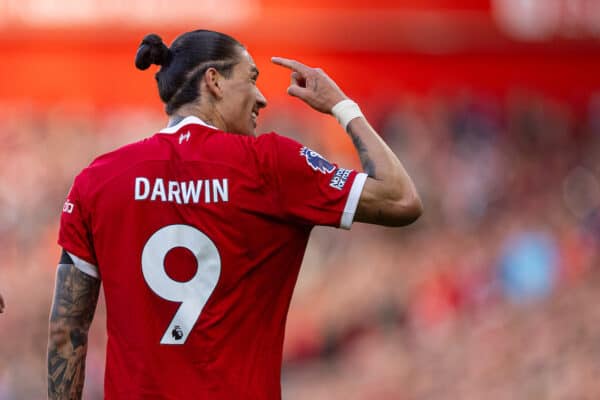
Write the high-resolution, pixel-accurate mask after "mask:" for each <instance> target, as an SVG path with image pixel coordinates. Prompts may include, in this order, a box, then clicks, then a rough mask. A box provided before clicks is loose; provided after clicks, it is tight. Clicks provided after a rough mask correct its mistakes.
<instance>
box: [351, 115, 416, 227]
mask: <svg viewBox="0 0 600 400" xmlns="http://www.w3.org/2000/svg"><path fill="white" fill-rule="evenodd" d="M347 132H348V135H349V136H350V138H351V139H352V142H353V143H354V147H355V148H356V151H357V152H358V156H359V158H360V162H361V164H362V167H363V170H364V172H365V173H366V174H367V175H368V176H369V178H371V179H367V182H366V183H365V188H364V190H363V192H362V194H361V199H360V204H359V207H358V210H357V213H356V218H355V219H356V220H357V221H362V222H369V223H376V224H380V225H389V226H402V225H407V224H410V223H412V222H413V221H414V220H415V219H417V218H418V217H419V216H420V215H421V213H422V208H423V207H422V204H421V200H420V198H419V195H418V193H417V190H416V188H415V185H414V183H413V181H412V179H411V178H410V176H409V175H408V172H407V171H406V169H405V168H404V166H403V165H402V162H401V161H400V160H399V159H398V157H396V155H395V154H394V152H393V151H392V150H391V149H390V148H389V146H388V145H387V144H386V143H385V142H384V141H383V139H382V138H381V137H380V136H379V135H378V134H377V132H376V131H375V130H374V129H373V128H372V127H371V125H370V124H369V123H368V121H367V120H366V119H365V118H364V117H359V118H354V119H352V120H351V121H350V123H349V124H348V126H347Z"/></svg>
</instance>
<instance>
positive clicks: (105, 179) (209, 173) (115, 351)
mask: <svg viewBox="0 0 600 400" xmlns="http://www.w3.org/2000/svg"><path fill="white" fill-rule="evenodd" d="M365 179H366V175H364V174H362V173H357V172H356V171H354V170H348V169H343V168H340V167H338V166H337V165H335V164H332V163H329V162H328V161H327V160H326V159H324V158H323V157H321V156H320V155H319V154H318V153H316V152H314V151H312V150H310V149H308V148H306V147H304V146H302V145H301V144H300V143H297V142H295V141H293V140H291V139H288V138H286V137H283V136H279V135H277V134H275V133H269V134H263V135H260V136H259V137H256V138H255V137H249V136H242V135H234V134H228V133H224V132H221V131H219V130H216V129H213V128H211V127H208V126H206V125H205V124H204V123H203V122H202V121H200V120H199V119H197V118H195V117H188V118H186V119H185V120H184V121H182V122H181V123H179V124H178V125H176V126H174V127H172V128H168V129H165V130H164V131H162V132H160V133H158V134H156V135H154V136H152V137H149V138H147V139H144V140H142V141H139V142H136V143H133V144H130V145H127V146H125V147H122V148H120V149H118V150H116V151H114V152H111V153H108V154H106V155H103V156H101V157H99V158H97V159H96V160H95V161H94V162H93V163H92V164H91V165H90V166H89V167H87V168H86V169H84V170H83V171H82V172H81V173H80V174H79V175H78V176H77V177H76V179H75V181H74V184H73V186H72V188H71V191H70V193H69V195H68V198H67V201H66V203H65V206H64V208H63V213H62V218H61V225H60V232H59V240H58V242H59V244H60V245H61V246H62V247H63V248H64V249H65V250H66V251H67V252H68V253H69V254H70V255H71V256H72V258H73V260H74V262H75V265H76V266H78V268H80V269H81V270H83V271H84V272H86V273H88V274H90V275H95V276H97V277H99V278H100V279H101V280H102V283H103V286H104V293H105V299H106V308H107V334H108V344H107V360H106V373H105V398H106V399H177V400H184V399H211V400H219V399H228V400H229V399H231V400H233V399H235V400H244V399H248V400H251V399H261V400H265V399H267V400H269V399H280V398H281V389H280V370H281V361H282V347H283V338H284V328H285V321H286V316H287V311H288V308H289V303H290V299H291V296H292V291H293V288H294V286H295V283H296V279H297V276H298V272H299V268H300V264H301V262H302V257H303V255H304V251H305V248H306V244H307V241H308V237H309V234H310V231H311V229H312V227H313V226H315V225H330V226H335V227H340V226H342V227H345V228H349V226H350V224H351V223H352V219H353V217H354V212H355V210H356V206H357V204H358V198H359V196H360V193H361V191H362V186H363V185H364V181H365Z"/></svg>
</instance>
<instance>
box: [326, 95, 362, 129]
mask: <svg viewBox="0 0 600 400" xmlns="http://www.w3.org/2000/svg"><path fill="white" fill-rule="evenodd" d="M331 113H332V114H333V116H334V117H335V118H336V119H337V120H338V122H339V123H340V125H342V126H343V127H344V130H348V124H349V123H350V121H352V120H353V119H354V118H358V117H363V113H362V112H361V111H360V108H359V107H358V104H356V103H355V102H353V101H352V100H350V99H346V100H342V101H340V102H339V103H337V104H336V105H335V106H333V108H332V109H331Z"/></svg>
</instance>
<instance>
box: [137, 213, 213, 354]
mask: <svg viewBox="0 0 600 400" xmlns="http://www.w3.org/2000/svg"><path fill="white" fill-rule="evenodd" d="M176 247H184V248H186V249H188V250H189V251H191V252H192V253H193V254H194V257H195V258H196V262H197V270H196V274H195V275H194V276H193V277H192V278H191V279H190V280H189V281H187V282H180V281H176V280H174V279H171V277H169V275H168V274H167V272H166V270H165V257H166V256H167V254H168V253H169V251H171V250H173V249H174V248H176ZM142 273H143V275H144V279H145V280H146V283H147V284H148V286H149V287H150V289H152V291H153V292H154V293H156V294H157V295H158V296H160V297H161V298H163V299H165V300H168V301H173V302H178V303H181V305H180V306H179V308H178V309H177V312H176V313H175V315H174V316H173V319H172V320H171V323H170V324H169V326H168V327H167V330H166V331H165V333H164V334H163V337H162V339H161V341H160V343H161V344H175V345H181V344H184V343H185V342H186V340H187V337H188V335H189V333H190V331H191V330H192V329H193V328H194V325H195V324H196V321H198V318H199V317H200V313H201V312H202V309H203V308H204V305H205V304H206V302H207V301H208V298H209V297H210V295H211V294H212V292H213V291H214V290H215V287H216V286H217V283H218V281H219V276H220V274H221V257H220V255H219V251H218V250H217V247H216V246H215V244H214V243H213V241H212V240H210V238H209V237H208V236H206V235H205V234H204V233H203V232H202V231H200V230H198V229H197V228H194V227H193V226H190V225H168V226H165V227H163V228H161V229H159V230H158V231H156V232H155V233H154V234H153V235H152V236H151V237H150V239H148V241H147V242H146V244H145V246H144V249H143V251H142Z"/></svg>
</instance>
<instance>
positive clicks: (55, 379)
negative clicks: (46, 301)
mask: <svg viewBox="0 0 600 400" xmlns="http://www.w3.org/2000/svg"><path fill="white" fill-rule="evenodd" d="M64 325H65V324H64V323H61V322H58V321H55V322H53V323H51V325H50V339H49V341H48V398H49V399H51V400H67V399H68V400H71V399H73V400H79V399H81V395H82V392H83V383H84V380H85V357H86V354H87V331H85V330H84V329H78V328H74V327H67V326H64Z"/></svg>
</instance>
